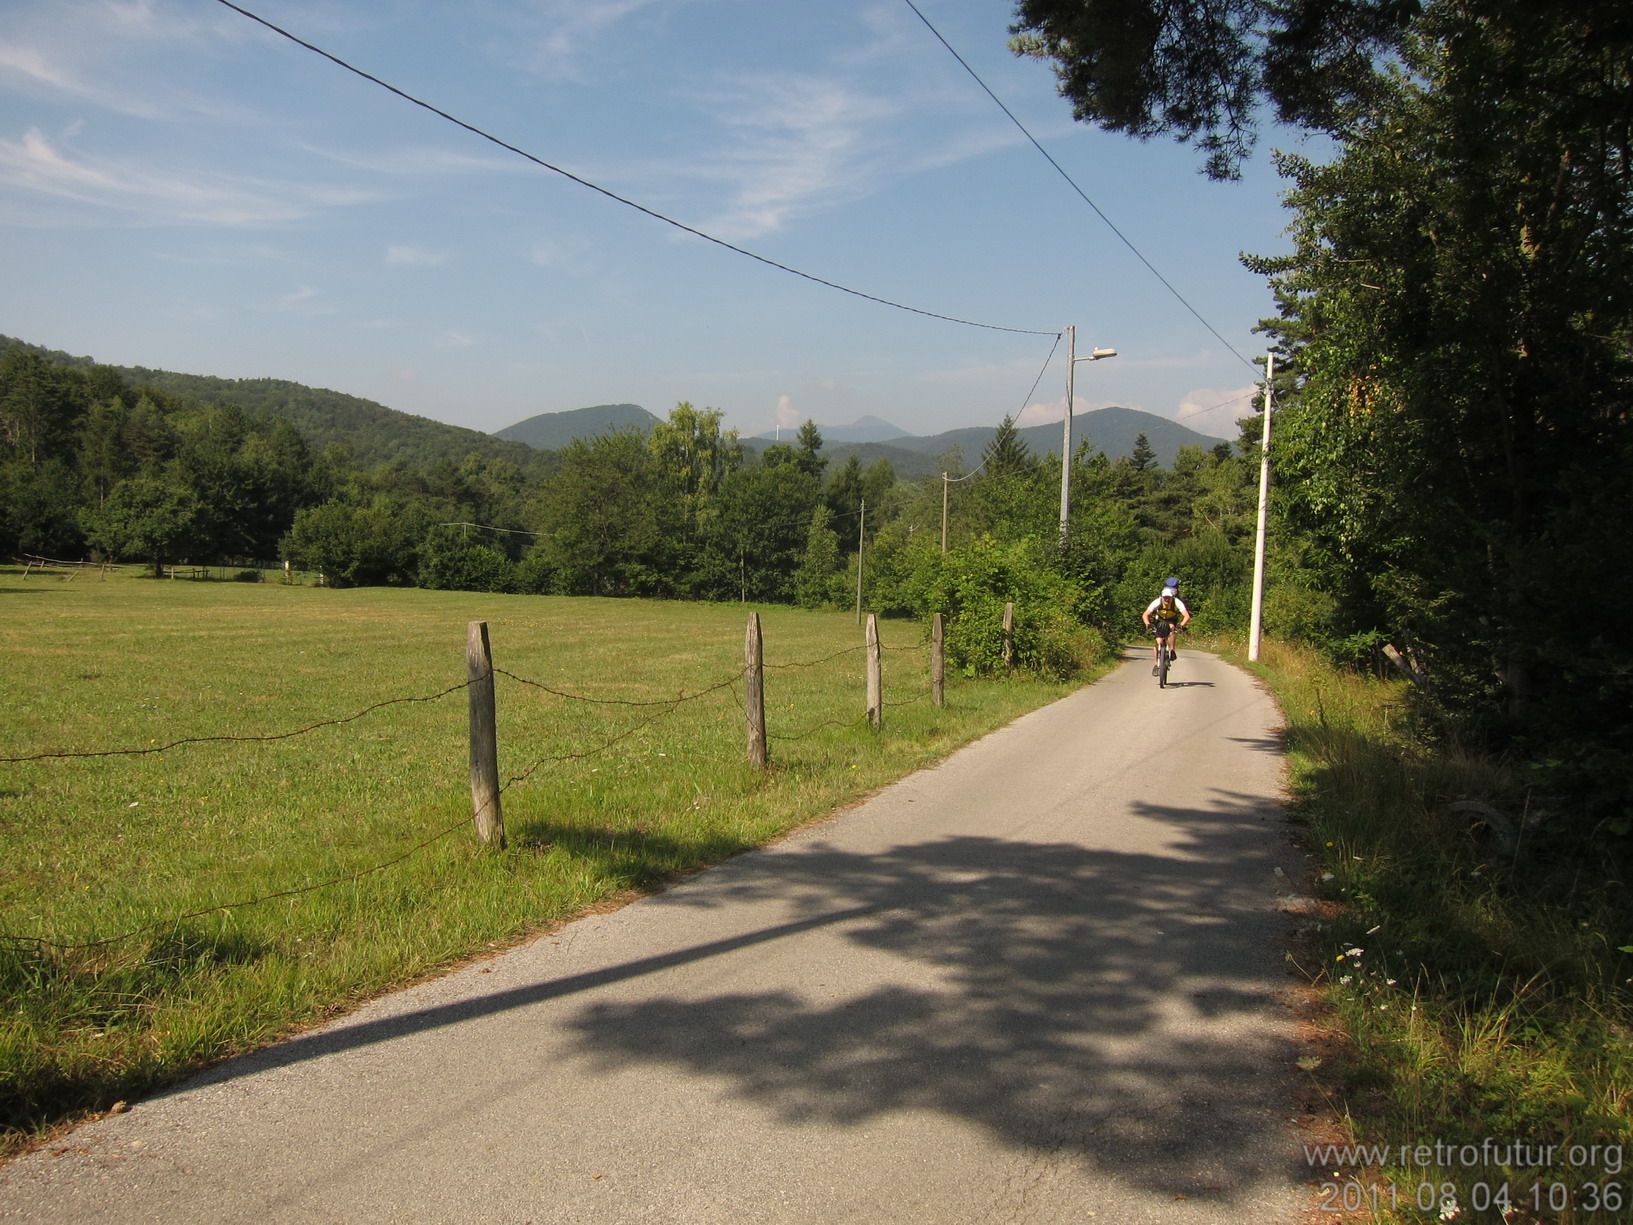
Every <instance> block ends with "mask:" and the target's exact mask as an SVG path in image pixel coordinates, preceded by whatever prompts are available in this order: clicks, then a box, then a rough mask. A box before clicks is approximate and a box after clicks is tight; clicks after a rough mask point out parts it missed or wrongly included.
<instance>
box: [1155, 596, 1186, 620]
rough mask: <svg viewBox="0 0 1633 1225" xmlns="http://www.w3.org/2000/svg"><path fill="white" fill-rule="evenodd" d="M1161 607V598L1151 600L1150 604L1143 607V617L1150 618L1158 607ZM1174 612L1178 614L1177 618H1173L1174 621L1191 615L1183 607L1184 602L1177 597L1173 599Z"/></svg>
mask: <svg viewBox="0 0 1633 1225" xmlns="http://www.w3.org/2000/svg"><path fill="white" fill-rule="evenodd" d="M1161 605H1162V597H1161V596H1158V597H1157V598H1156V599H1154V600H1152V601H1151V603H1149V604H1147V605H1146V606H1145V615H1146V616H1148V617H1149V616H1151V615H1152V614H1153V613H1155V612H1156V611H1157V609H1158V608H1159V607H1161ZM1174 611H1175V612H1177V613H1178V614H1179V616H1178V617H1176V618H1175V620H1176V621H1177V620H1181V619H1183V618H1185V617H1188V616H1190V615H1191V610H1190V609H1188V608H1186V607H1185V601H1184V600H1182V599H1180V598H1179V597H1178V596H1175V597H1174Z"/></svg>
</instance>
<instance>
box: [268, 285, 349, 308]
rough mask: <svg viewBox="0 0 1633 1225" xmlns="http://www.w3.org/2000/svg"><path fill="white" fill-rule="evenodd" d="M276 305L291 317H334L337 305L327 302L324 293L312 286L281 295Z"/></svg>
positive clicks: (305, 286) (304, 286)
mask: <svg viewBox="0 0 1633 1225" xmlns="http://www.w3.org/2000/svg"><path fill="white" fill-rule="evenodd" d="M275 305H276V306H277V308H278V310H280V311H282V312H283V313H284V314H289V315H332V314H334V313H335V311H336V307H335V305H334V304H333V303H332V302H328V301H326V300H325V299H324V297H323V294H322V292H321V291H319V290H316V289H313V288H312V287H311V286H310V285H303V286H301V287H300V288H299V289H295V290H291V291H290V292H289V293H286V294H281V295H279V297H278V299H277V301H276V303H275Z"/></svg>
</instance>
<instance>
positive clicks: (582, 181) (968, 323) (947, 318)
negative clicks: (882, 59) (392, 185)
mask: <svg viewBox="0 0 1633 1225" xmlns="http://www.w3.org/2000/svg"><path fill="white" fill-rule="evenodd" d="M218 2H219V3H220V4H222V5H223V6H225V7H226V8H230V9H231V10H232V11H233V12H235V13H238V14H240V15H241V16H244V17H247V18H249V19H250V20H251V21H253V22H255V23H256V24H258V25H262V26H265V27H266V28H267V29H268V30H271V31H272V32H273V33H274V34H277V35H279V36H280V37H283V38H287V39H288V40H289V41H290V42H292V43H294V44H296V45H297V46H300V47H305V48H306V49H307V50H308V51H310V52H312V53H313V54H314V55H321V56H322V57H323V58H324V59H326V60H328V61H329V62H330V63H332V64H336V65H338V66H339V67H341V68H344V69H345V70H346V71H347V72H350V73H354V74H355V75H357V76H360V77H362V78H363V79H364V80H365V81H370V82H372V83H373V84H375V85H378V86H379V87H380V88H381V89H384V90H388V91H389V92H391V93H394V94H396V95H397V96H398V97H399V98H401V99H403V100H404V101H405V102H412V103H413V104H414V105H415V106H418V107H421V108H422V109H424V110H428V111H430V112H431V113H432V114H433V115H436V116H439V117H440V118H442V119H446V120H447V121H448V122H449V123H451V124H454V125H455V126H457V127H461V128H464V129H465V130H466V131H467V132H470V133H471V134H472V135H473V136H480V137H481V138H482V139H483V140H486V141H489V142H491V143H493V144H495V145H498V146H499V147H500V148H501V149H505V150H508V151H509V152H511V153H514V154H516V155H517V156H518V157H523V158H526V159H527V160H528V161H530V162H532V163H533V164H534V165H536V166H542V167H543V168H544V169H546V170H548V171H551V172H552V173H554V174H559V175H561V176H562V177H563V178H565V179H570V180H571V181H572V182H574V183H577V184H578V185H579V186H580V187H587V188H589V189H590V190H591V191H593V192H597V193H599V194H600V195H603V196H605V197H607V199H609V200H615V201H617V202H618V203H619V204H622V205H624V206H625V207H626V208H632V209H634V210H635V211H636V212H638V213H645V214H646V215H647V216H648V217H651V218H653V219H654V220H657V221H661V222H663V223H664V224H665V225H671V226H674V227H675V228H676V229H677V230H681V231H683V232H685V233H687V234H691V235H693V236H694V237H697V238H701V239H703V240H704V241H705V242H712V243H713V244H714V245H715V246H717V247H724V248H725V249H726V250H728V251H734V252H736V253H737V254H738V255H743V256H747V257H748V258H749V259H752V260H755V261H757V262H759V263H762V264H765V265H767V266H768V267H771V268H776V269H778V270H779V271H781V272H787V273H790V274H791V275H793V276H797V277H801V278H803V279H804V280H807V281H813V282H815V283H816V284H818V285H825V286H827V287H828V288H829V289H837V290H838V291H839V292H840V293H847V294H850V295H852V296H853V297H857V298H864V299H866V300H867V301H869V302H877V303H878V304H879V305H881V306H890V307H894V308H895V309H896V310H902V311H907V312H909V313H910V314H914V315H924V316H926V317H927V318H930V319H940V320H942V321H943V322H946V323H957V324H961V325H963V326H964V327H972V328H985V329H986V330H988V331H991V332H1016V333H1019V334H1021V335H1025V336H1048V335H1050V333H1049V332H1047V331H1044V330H1041V329H1036V328H1016V327H1004V326H1002V325H1000V324H996V323H979V322H977V321H976V320H973V319H960V318H958V317H957V316H955V315H943V314H940V313H939V312H937V311H931V310H924V309H922V308H920V307H917V306H908V305H906V304H904V303H901V302H893V301H891V300H890V299H889V298H881V297H879V296H877V295H875V294H870V293H864V292H863V291H862V290H860V289H852V288H850V287H849V286H848V285H841V284H839V282H837V281H830V280H826V279H825V278H823V277H819V276H816V275H814V274H812V273H809V272H801V271H800V270H799V269H798V268H792V267H790V266H789V265H787V264H780V263H778V262H777V261H776V260H774V259H770V258H768V257H767V256H764V255H757V254H755V253H754V252H753V251H750V250H748V249H747V248H745V247H739V246H736V245H734V244H732V243H729V242H727V241H726V240H725V239H724V238H716V237H715V236H714V235H713V234H708V233H705V232H704V231H702V230H700V229H697V228H696V227H694V226H689V225H687V224H685V223H684V222H681V221H676V220H675V219H674V218H673V217H666V216H664V215H663V214H662V213H660V212H658V211H657V210H655V209H650V208H648V207H647V206H646V205H644V204H637V203H636V202H635V201H634V200H631V199H629V198H627V197H625V196H620V195H619V194H618V193H617V192H615V191H610V190H609V189H607V188H605V187H602V186H600V185H599V184H596V183H592V182H590V180H589V179H586V178H583V177H581V176H580V175H576V174H574V173H573V172H572V171H570V170H564V169H562V168H561V167H560V166H556V165H552V164H551V163H550V162H547V161H545V160H544V159H543V158H541V157H537V156H535V155H534V154H532V153H529V152H528V151H527V150H526V149H522V148H519V147H517V146H516V145H513V144H510V143H509V142H507V141H503V140H500V139H499V137H497V136H494V135H492V134H491V133H489V132H484V131H483V130H482V129H481V128H479V127H477V126H476V125H474V124H470V123H466V122H465V121H464V120H463V119H460V118H458V117H457V116H454V115H450V114H449V113H448V112H447V111H445V110H441V109H440V108H438V107H435V106H433V105H432V104H431V103H429V102H426V101H424V100H423V99H421V98H416V97H415V96H414V95H413V94H411V93H408V92H407V91H406V90H402V89H398V88H397V87H396V86H395V85H392V84H391V83H390V82H388V81H382V80H381V79H380V78H379V77H377V76H374V75H373V74H371V73H368V72H365V71H363V69H361V68H358V67H357V66H356V65H354V64H349V63H347V62H346V61H345V60H343V59H341V58H340V57H339V56H338V55H333V54H331V53H330V52H328V51H325V50H324V49H323V48H322V47H319V46H316V45H314V44H312V43H309V42H307V41H306V40H305V39H304V38H298V37H296V36H295V35H294V34H291V33H290V32H289V31H288V30H285V29H283V28H282V27H280V26H276V25H273V24H272V22H270V21H268V20H267V19H266V18H265V17H261V16H258V15H256V14H255V13H252V12H250V11H249V10H248V9H247V8H243V7H241V6H240V5H237V4H234V3H233V2H232V0H218Z"/></svg>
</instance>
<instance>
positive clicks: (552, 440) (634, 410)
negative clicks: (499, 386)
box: [494, 404, 659, 451]
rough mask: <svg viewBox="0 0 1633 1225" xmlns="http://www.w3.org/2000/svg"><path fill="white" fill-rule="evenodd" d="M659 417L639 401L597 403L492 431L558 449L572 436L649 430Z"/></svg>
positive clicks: (573, 437) (585, 436)
mask: <svg viewBox="0 0 1633 1225" xmlns="http://www.w3.org/2000/svg"><path fill="white" fill-rule="evenodd" d="M658 420H659V419H658V418H657V417H655V416H653V415H652V414H651V413H649V412H647V411H646V409H644V408H642V407H641V406H640V405H639V404H597V405H595V406H594V407H591V408H573V409H568V410H567V411H566V412H560V413H540V414H539V415H538V416H536V417H529V418H528V419H527V420H526V421H518V422H517V423H516V424H515V425H507V426H506V427H505V428H504V429H502V430H498V431H496V432H495V434H494V437H495V438H504V439H507V440H509V441H511V442H522V443H526V444H527V445H528V446H530V447H537V448H539V449H540V450H541V451H559V450H561V449H562V448H563V447H565V446H566V445H567V444H568V443H570V442H572V441H573V440H574V439H575V438H585V439H588V438H594V437H596V436H597V435H598V434H607V433H610V432H612V431H613V430H638V431H640V432H641V433H642V434H650V433H651V432H652V427H653V426H654V425H657V424H658Z"/></svg>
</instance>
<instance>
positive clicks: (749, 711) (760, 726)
mask: <svg viewBox="0 0 1633 1225" xmlns="http://www.w3.org/2000/svg"><path fill="white" fill-rule="evenodd" d="M743 690H744V693H743V713H744V715H745V716H746V717H747V721H748V764H749V765H751V766H758V767H760V768H761V769H762V770H763V769H765V766H766V762H767V761H769V760H770V757H769V755H768V754H767V752H766V745H765V660H764V655H763V652H762V647H761V641H760V614H759V613H757V612H751V613H749V615H748V629H747V631H746V632H745V633H744V635H743Z"/></svg>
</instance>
